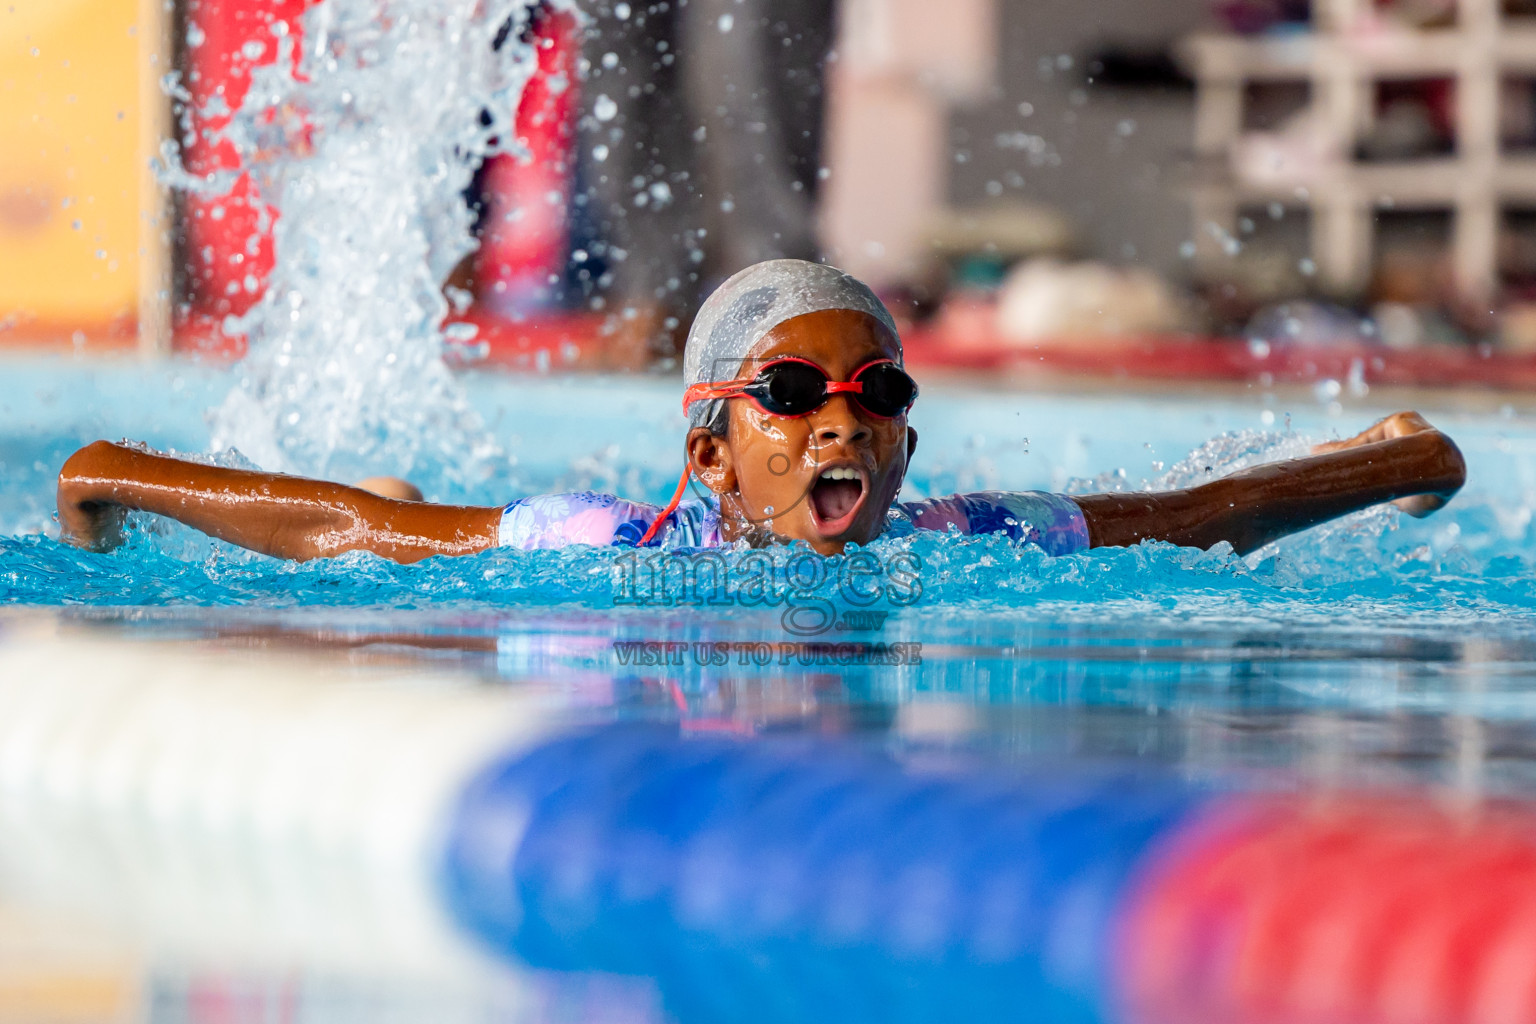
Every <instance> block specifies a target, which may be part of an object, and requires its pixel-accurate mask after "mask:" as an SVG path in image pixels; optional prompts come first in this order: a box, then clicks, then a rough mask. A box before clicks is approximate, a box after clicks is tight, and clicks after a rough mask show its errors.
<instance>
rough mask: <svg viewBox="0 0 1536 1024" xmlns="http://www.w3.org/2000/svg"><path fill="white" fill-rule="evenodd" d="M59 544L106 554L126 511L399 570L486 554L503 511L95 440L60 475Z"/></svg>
mask: <svg viewBox="0 0 1536 1024" xmlns="http://www.w3.org/2000/svg"><path fill="white" fill-rule="evenodd" d="M58 500H59V524H60V532H61V535H62V537H63V539H65V540H67V541H70V542H71V543H75V544H78V545H80V546H82V547H90V548H95V549H98V550H104V549H108V548H111V547H114V546H116V544H117V543H119V542H120V527H119V524H120V520H121V514H122V511H123V510H125V509H138V510H142V511H145V512H153V513H155V514H157V515H163V516H168V517H169V518H172V519H175V520H177V521H178V522H182V523H185V524H187V525H188V526H191V527H193V528H195V529H198V530H201V531H203V532H204V533H207V534H209V535H211V536H214V537H218V538H219V539H221V540H226V541H229V542H231V543H234V544H239V545H240V546H242V547H246V548H250V549H251V550H253V551H259V552H261V553H263V554H268V555H274V556H276V557H278V558H293V559H301V560H302V559H309V558H321V557H327V556H331V555H338V554H341V553H342V552H345V551H354V550H368V551H373V552H375V553H377V554H379V555H382V556H384V557H386V558H392V559H394V560H396V561H400V562H414V561H418V560H420V559H422V558H426V557H429V556H431V555H459V554H468V553H470V552H474V551H480V550H483V549H484V548H487V547H490V546H492V545H493V544H494V543H495V540H496V528H497V525H498V523H499V522H500V509H495V508H470V507H464V506H455V505H431V504H426V503H422V502H407V501H394V500H391V499H389V498H381V497H379V496H378V495H375V494H371V493H369V492H367V491H362V490H359V489H357V488H355V487H346V486H344V485H342V484H335V483H329V482H326V481H322V480H308V479H305V478H303V477H295V476H286V475H282V474H277V473H258V472H250V471H247V470H238V469H225V468H222V467H217V466H204V465H200V464H197V463H190V462H184V461H182V460H180V459H173V458H170V457H167V456H163V455H154V454H150V453H147V452H141V451H137V450H135V449H131V448H125V447H123V446H122V445H115V444H110V443H108V442H105V441H98V442H96V443H95V444H91V445H88V446H86V447H85V448H82V449H80V451H78V452H76V453H75V454H74V455H73V456H71V457H70V459H69V461H67V462H66V463H65V464H64V467H63V469H62V470H60V473H59V492H58Z"/></svg>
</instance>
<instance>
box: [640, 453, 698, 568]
mask: <svg viewBox="0 0 1536 1024" xmlns="http://www.w3.org/2000/svg"><path fill="white" fill-rule="evenodd" d="M690 472H691V467H689V466H684V467H683V475H682V476H680V477H678V479H677V490H676V491H675V492H673V494H672V500H671V501H669V502H667V507H666V508H664V509H662V510H661V515H659V516H657V517H656V521H655V522H654V523H652V524H651V526H650V529H648V530H646V531H645V534H644V535H643V536H642V537H641V538H640V543H639V544H638V545H636V546H637V547H642V548H643V547H645V546H646V545H647V544H649V543H650V542H651V538H652V537H654V536H656V534H658V533H660V532H661V526H662V524H663V523H665V522H666V521H667V520H668V519H670V518H671V516H672V513H673V512H676V511H677V506H678V505H680V504H682V501H683V492H684V491H686V490H687V489H688V475H689V473H690Z"/></svg>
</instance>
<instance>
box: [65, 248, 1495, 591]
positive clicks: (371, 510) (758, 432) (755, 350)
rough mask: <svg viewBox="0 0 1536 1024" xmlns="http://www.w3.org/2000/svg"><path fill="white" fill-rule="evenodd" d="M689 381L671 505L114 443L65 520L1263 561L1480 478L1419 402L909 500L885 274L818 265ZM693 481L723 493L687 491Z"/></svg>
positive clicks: (456, 543) (106, 446)
mask: <svg viewBox="0 0 1536 1024" xmlns="http://www.w3.org/2000/svg"><path fill="white" fill-rule="evenodd" d="M684 375H685V377H686V383H687V390H686V392H685V397H684V402H683V405H684V409H685V410H686V412H687V414H688V426H689V430H688V434H687V438H686V458H687V464H686V468H685V469H684V472H683V478H682V480H681V481H679V484H678V490H677V495H676V496H675V497H674V498H673V501H672V504H671V505H670V506H668V508H666V509H659V508H657V507H656V506H654V505H646V504H641V503H638V502H630V501H625V500H623V499H620V498H616V497H614V496H612V495H607V494H594V493H578V494H561V495H543V496H539V497H533V498H524V499H521V500H519V501H514V502H512V503H511V504H510V505H507V506H506V507H505V508H501V507H492V508H480V507H470V506H457V505H435V504H429V503H425V502H421V501H411V500H401V499H400V498H391V497H386V496H383V495H381V494H375V493H371V492H370V491H369V490H365V489H361V488H358V487H347V486H344V485H342V484H336V483H328V482H325V481H321V480H309V479H305V478H302V477H295V476H287V475H282V474H276V473H260V472H250V471H245V470H237V469H224V468H219V467H214V466H205V465H202V464H199V463H191V462H185V461H181V460H179V459H174V458H169V457H166V456H162V455H154V454H150V453H147V452H143V451H139V450H137V449H134V448H130V447H124V446H122V445H116V444H110V443H108V442H106V441H97V442H96V443H94V444H91V445H88V446H87V447H85V448H82V449H80V450H79V451H78V452H76V453H75V454H74V455H72V456H71V457H70V458H69V460H68V461H67V462H66V463H65V464H64V467H63V469H62V470H61V471H60V473H59V490H58V502H59V523H60V532H61V535H62V536H63V538H64V539H65V540H67V541H70V542H72V543H74V544H78V545H80V546H83V547H89V548H94V549H96V550H107V549H110V548H112V547H113V546H115V545H117V544H118V543H120V542H121V537H122V532H121V527H122V520H123V516H124V514H125V512H126V511H127V510H129V509H141V510H144V511H149V512H154V513H158V514H159V515H164V516H169V517H171V518H172V519H176V520H179V521H180V522H183V523H186V524H187V525H189V526H193V527H196V528H197V529H199V530H202V531H203V532H205V533H209V534H212V535H213V536H215V537H219V538H221V539H223V540H226V541H230V542H232V543H235V544H239V545H242V546H244V547H247V548H251V549H253V550H256V551H260V552H264V553H266V554H269V555H275V556H277V557H280V558H294V559H307V558H318V557H325V556H330V555H338V554H341V553H342V552H345V551H355V550H366V551H373V552H375V553H377V554H379V555H382V556H384V557H386V558H392V559H395V560H396V561H400V562H414V561H417V560H419V559H422V558H427V557H429V556H431V555H463V554H469V553H471V552H475V551H482V550H484V549H486V548H490V547H494V546H497V545H504V546H508V547H517V548H552V547H561V546H564V545H567V544H595V545H608V544H621V545H633V544H646V545H655V544H662V543H666V544H669V545H680V546H687V547H712V546H716V545H721V544H730V543H734V542H736V541H741V540H744V541H747V542H748V543H750V544H753V545H758V544H764V543H772V542H779V541H803V542H804V543H806V544H808V545H810V546H811V547H812V548H813V549H815V550H816V551H818V552H820V553H821V554H824V555H831V554H837V553H839V552H841V551H842V550H843V547H844V545H846V544H849V543H858V544H867V543H869V542H870V541H872V540H874V539H875V538H876V537H878V536H880V535H881V534H882V533H888V532H907V531H910V530H912V529H934V530H943V529H947V528H949V527H951V526H953V527H956V528H958V530H959V531H960V532H961V533H971V534H980V533H1005V534H1007V535H1009V536H1010V537H1014V538H1016V539H1027V540H1029V541H1032V542H1034V543H1036V544H1039V545H1040V546H1041V547H1042V548H1044V549H1045V550H1046V551H1047V552H1049V553H1050V554H1053V555H1059V554H1065V553H1068V552H1073V551H1080V550H1082V549H1084V548H1089V547H1106V546H1123V545H1129V544H1135V543H1137V542H1139V541H1142V540H1164V541H1170V542H1172V543H1175V544H1182V545H1190V546H1195V547H1202V548H1208V547H1211V546H1212V545H1214V544H1217V543H1219V542H1221V541H1227V542H1229V543H1231V544H1232V546H1233V547H1234V548H1235V549H1236V550H1237V551H1238V552H1240V553H1246V552H1249V551H1252V550H1254V549H1256V548H1259V547H1262V546H1263V545H1265V544H1267V543H1269V542H1270V541H1273V540H1275V539H1276V538H1279V537H1283V536H1285V535H1286V534H1289V533H1294V532H1296V531H1298V530H1303V529H1306V528H1307V527H1309V526H1314V525H1316V524H1318V523H1321V522H1324V521H1325V520H1328V519H1333V518H1335V517H1337V516H1341V515H1344V514H1346V513H1348V512H1353V511H1355V510H1357V509H1361V508H1365V507H1367V506H1370V505H1374V504H1378V503H1380V502H1386V501H1392V502H1395V503H1396V504H1397V505H1398V506H1399V507H1400V508H1402V509H1403V510H1404V511H1406V512H1408V513H1409V514H1410V515H1415V516H1425V515H1428V514H1429V513H1431V512H1433V511H1434V510H1435V509H1437V508H1439V507H1441V506H1442V505H1444V504H1445V503H1446V501H1447V500H1449V499H1450V497H1451V496H1452V495H1454V494H1455V493H1456V491H1457V490H1459V489H1460V487H1461V485H1462V483H1463V481H1464V480H1465V478H1466V467H1465V464H1464V462H1463V460H1462V457H1461V452H1460V451H1458V450H1457V448H1456V445H1455V444H1453V443H1452V442H1451V440H1450V438H1448V437H1446V436H1445V435H1444V434H1442V433H1440V432H1439V431H1438V430H1436V429H1434V428H1433V427H1431V426H1430V425H1429V424H1428V423H1426V422H1425V421H1424V420H1423V419H1422V418H1421V417H1420V416H1418V414H1416V413H1411V412H1404V413H1398V414H1396V415H1394V416H1390V417H1388V418H1387V419H1384V420H1382V421H1381V422H1379V423H1377V424H1376V425H1375V426H1373V427H1371V428H1370V429H1368V430H1366V431H1365V432H1363V433H1361V434H1359V435H1358V436H1356V437H1353V438H1350V439H1348V440H1346V441H1338V442H1334V443H1332V444H1326V445H1321V446H1319V447H1318V448H1315V449H1314V450H1313V452H1314V453H1313V454H1312V455H1311V456H1310V457H1308V458H1301V459H1293V460H1290V461H1287V462H1277V463H1271V464H1268V465H1264V466H1259V467H1255V468H1253V469H1248V470H1244V471H1242V472H1240V473H1235V474H1233V475H1231V476H1228V477H1225V478H1222V479H1219V480H1215V481H1213V482H1211V483H1208V484H1204V485H1202V486H1199V487H1193V488H1189V489H1185V490H1177V491H1166V492H1157V493H1121V494H1095V495H1081V496H1074V497H1067V496H1065V495H1058V494H1045V493H1039V492H1009V491H986V492H981V493H976V494H962V495H955V496H952V497H949V498H937V499H929V500H926V501H916V502H906V503H897V502H896V495H897V492H898V491H899V490H900V488H901V483H902V478H903V477H904V476H905V475H906V470H907V464H908V460H910V459H911V457H912V453H913V451H914V450H915V449H916V447H917V432H916V431H915V430H913V429H912V428H911V427H910V426H908V425H907V412H908V410H909V409H910V408H911V407H912V405H913V403H914V402H915V401H916V399H917V394H918V391H917V385H916V384H915V383H914V382H913V381H912V378H911V377H909V376H907V374H906V372H905V370H903V369H902V349H901V338H900V336H899V335H898V333H897V331H896V326H895V324H894V323H893V322H892V320H891V316H890V313H889V312H887V310H886V308H885V306H884V305H883V304H882V303H881V302H880V300H879V299H878V298H876V297H875V295H874V293H873V292H871V291H870V290H869V289H868V288H867V287H865V286H864V285H863V284H861V283H860V282H858V281H856V280H854V279H853V278H852V277H849V276H848V275H846V274H843V273H842V272H840V271H838V270H835V269H833V268H830V267H825V266H822V265H820V264H815V263H806V262H802V261H799V260H773V261H769V262H767V263H760V264H757V265H756V266H753V267H749V268H748V269H746V270H744V271H742V272H741V273H739V274H737V275H736V276H734V277H733V278H731V279H730V280H729V281H727V282H726V283H725V284H724V285H722V286H721V287H720V288H719V289H718V290H717V291H716V292H715V293H714V294H713V295H712V296H710V298H709V300H708V301H707V302H705V304H704V306H703V308H702V309H701V310H700V312H699V315H698V317H697V319H696V320H695V321H694V324H693V326H692V329H691V330H690V332H689V335H688V342H687V348H686V352H685V356H684ZM690 475H692V476H694V477H697V479H698V480H699V481H701V482H702V483H703V485H704V486H705V487H706V488H707V489H708V491H709V495H708V496H707V497H706V498H704V499H702V500H694V501H686V502H680V500H679V499H680V498H681V497H682V495H683V493H684V490H685V488H686V485H687V482H688V479H689V476H690ZM369 483H371V484H375V485H377V484H378V482H377V481H369ZM407 486H408V485H407ZM405 493H409V492H405Z"/></svg>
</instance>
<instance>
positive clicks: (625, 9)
mask: <svg viewBox="0 0 1536 1024" xmlns="http://www.w3.org/2000/svg"><path fill="white" fill-rule="evenodd" d="M613 16H614V17H615V18H618V19H619V20H620V21H628V20H629V4H614V5H613Z"/></svg>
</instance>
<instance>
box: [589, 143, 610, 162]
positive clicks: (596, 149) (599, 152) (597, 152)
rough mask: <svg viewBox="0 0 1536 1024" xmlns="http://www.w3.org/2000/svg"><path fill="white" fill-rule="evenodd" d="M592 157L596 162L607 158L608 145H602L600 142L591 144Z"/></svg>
mask: <svg viewBox="0 0 1536 1024" xmlns="http://www.w3.org/2000/svg"><path fill="white" fill-rule="evenodd" d="M592 159H593V160H596V161H597V162H598V163H602V162H603V161H604V160H607V159H608V147H607V146H605V145H603V144H602V143H598V144H597V145H595V146H593V147H592Z"/></svg>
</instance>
